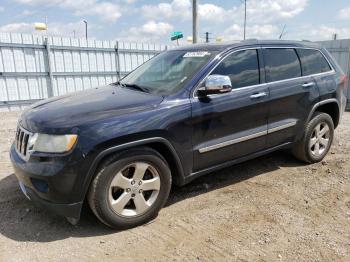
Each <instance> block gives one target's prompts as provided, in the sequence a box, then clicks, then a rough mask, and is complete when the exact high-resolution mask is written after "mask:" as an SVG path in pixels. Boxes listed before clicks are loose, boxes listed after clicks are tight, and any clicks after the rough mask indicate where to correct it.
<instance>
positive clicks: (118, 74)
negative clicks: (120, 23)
mask: <svg viewBox="0 0 350 262" xmlns="http://www.w3.org/2000/svg"><path fill="white" fill-rule="evenodd" d="M115 52H116V65H115V66H116V69H117V76H118V81H119V80H120V75H121V74H120V59H119V57H120V55H119V42H118V41H116V44H115Z"/></svg>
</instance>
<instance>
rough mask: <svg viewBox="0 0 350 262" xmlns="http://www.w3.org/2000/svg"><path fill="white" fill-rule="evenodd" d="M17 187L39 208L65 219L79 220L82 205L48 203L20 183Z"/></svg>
mask: <svg viewBox="0 0 350 262" xmlns="http://www.w3.org/2000/svg"><path fill="white" fill-rule="evenodd" d="M19 186H20V188H21V190H22V192H23V194H24V195H25V196H26V197H27V198H28V199H29V200H31V201H33V202H34V203H35V204H36V205H38V206H39V207H42V208H44V209H46V210H48V211H50V212H52V213H55V214H58V215H61V216H65V217H67V218H73V219H76V220H79V219H80V213H81V208H82V206H83V203H82V202H80V203H73V204H56V203H51V202H49V201H46V200H43V199H41V198H40V197H39V196H38V195H37V194H36V193H35V191H34V190H32V189H31V188H29V187H26V186H25V185H24V184H23V183H22V182H21V181H19Z"/></svg>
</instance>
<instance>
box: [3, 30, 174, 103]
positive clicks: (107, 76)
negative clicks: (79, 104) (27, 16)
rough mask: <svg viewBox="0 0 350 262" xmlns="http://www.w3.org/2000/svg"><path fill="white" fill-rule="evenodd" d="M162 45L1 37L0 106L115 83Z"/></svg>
mask: <svg viewBox="0 0 350 262" xmlns="http://www.w3.org/2000/svg"><path fill="white" fill-rule="evenodd" d="M166 48H167V46H165V45H159V44H146V43H127V42H118V41H96V40H90V39H89V40H86V39H77V38H63V37H47V38H46V37H43V36H36V35H25V34H9V33H2V34H0V107H1V106H13V105H23V104H28V103H32V102H34V101H36V100H40V99H44V98H48V97H51V96H57V95H62V94H65V93H68V92H75V91H79V90H83V89H87V88H92V87H94V86H98V85H105V84H108V83H112V82H114V81H117V80H118V79H119V78H120V77H122V76H123V75H125V74H127V73H128V72H130V71H131V70H132V69H134V68H135V67H137V66H139V65H140V64H142V63H144V62H145V61H147V60H148V59H150V58H151V57H152V56H154V55H155V54H157V53H159V52H161V51H162V50H164V49H166Z"/></svg>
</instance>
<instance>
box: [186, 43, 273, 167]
mask: <svg viewBox="0 0 350 262" xmlns="http://www.w3.org/2000/svg"><path fill="white" fill-rule="evenodd" d="M259 57H260V58H261V55H259V52H258V49H255V48H254V49H246V50H238V51H234V52H233V53H231V54H229V55H228V56H226V57H225V58H224V59H223V60H222V61H221V62H220V63H219V64H218V66H217V67H216V68H215V69H214V70H213V71H212V72H211V74H219V75H227V76H229V77H230V79H231V82H232V88H233V90H232V91H231V92H230V93H225V94H218V95H210V96H208V97H207V98H198V97H196V95H195V96H194V97H193V98H192V99H191V103H192V125H193V136H192V141H193V146H194V171H198V170H202V169H205V168H208V167H212V166H215V165H218V164H221V163H223V162H226V161H229V160H232V159H234V158H238V157H241V156H245V155H248V154H250V153H253V152H257V151H260V150H262V149H264V148H265V147H266V134H267V131H266V130H267V115H268V106H267V101H268V95H269V91H268V88H267V86H266V84H261V83H262V82H263V81H262V79H261V76H262V74H261V72H260V69H259V61H260V59H259Z"/></svg>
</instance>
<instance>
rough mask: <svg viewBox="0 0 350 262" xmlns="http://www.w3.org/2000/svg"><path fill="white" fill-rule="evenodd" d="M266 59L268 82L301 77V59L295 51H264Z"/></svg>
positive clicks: (276, 49) (280, 49) (277, 49)
mask: <svg viewBox="0 0 350 262" xmlns="http://www.w3.org/2000/svg"><path fill="white" fill-rule="evenodd" d="M264 58H265V70H266V81H267V82H273V81H279V80H284V79H289V78H295V77H299V76H301V67H300V62H299V58H298V56H297V54H296V52H295V50H294V49H287V48H286V49H283V48H275V49H274V48H271V49H264Z"/></svg>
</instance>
